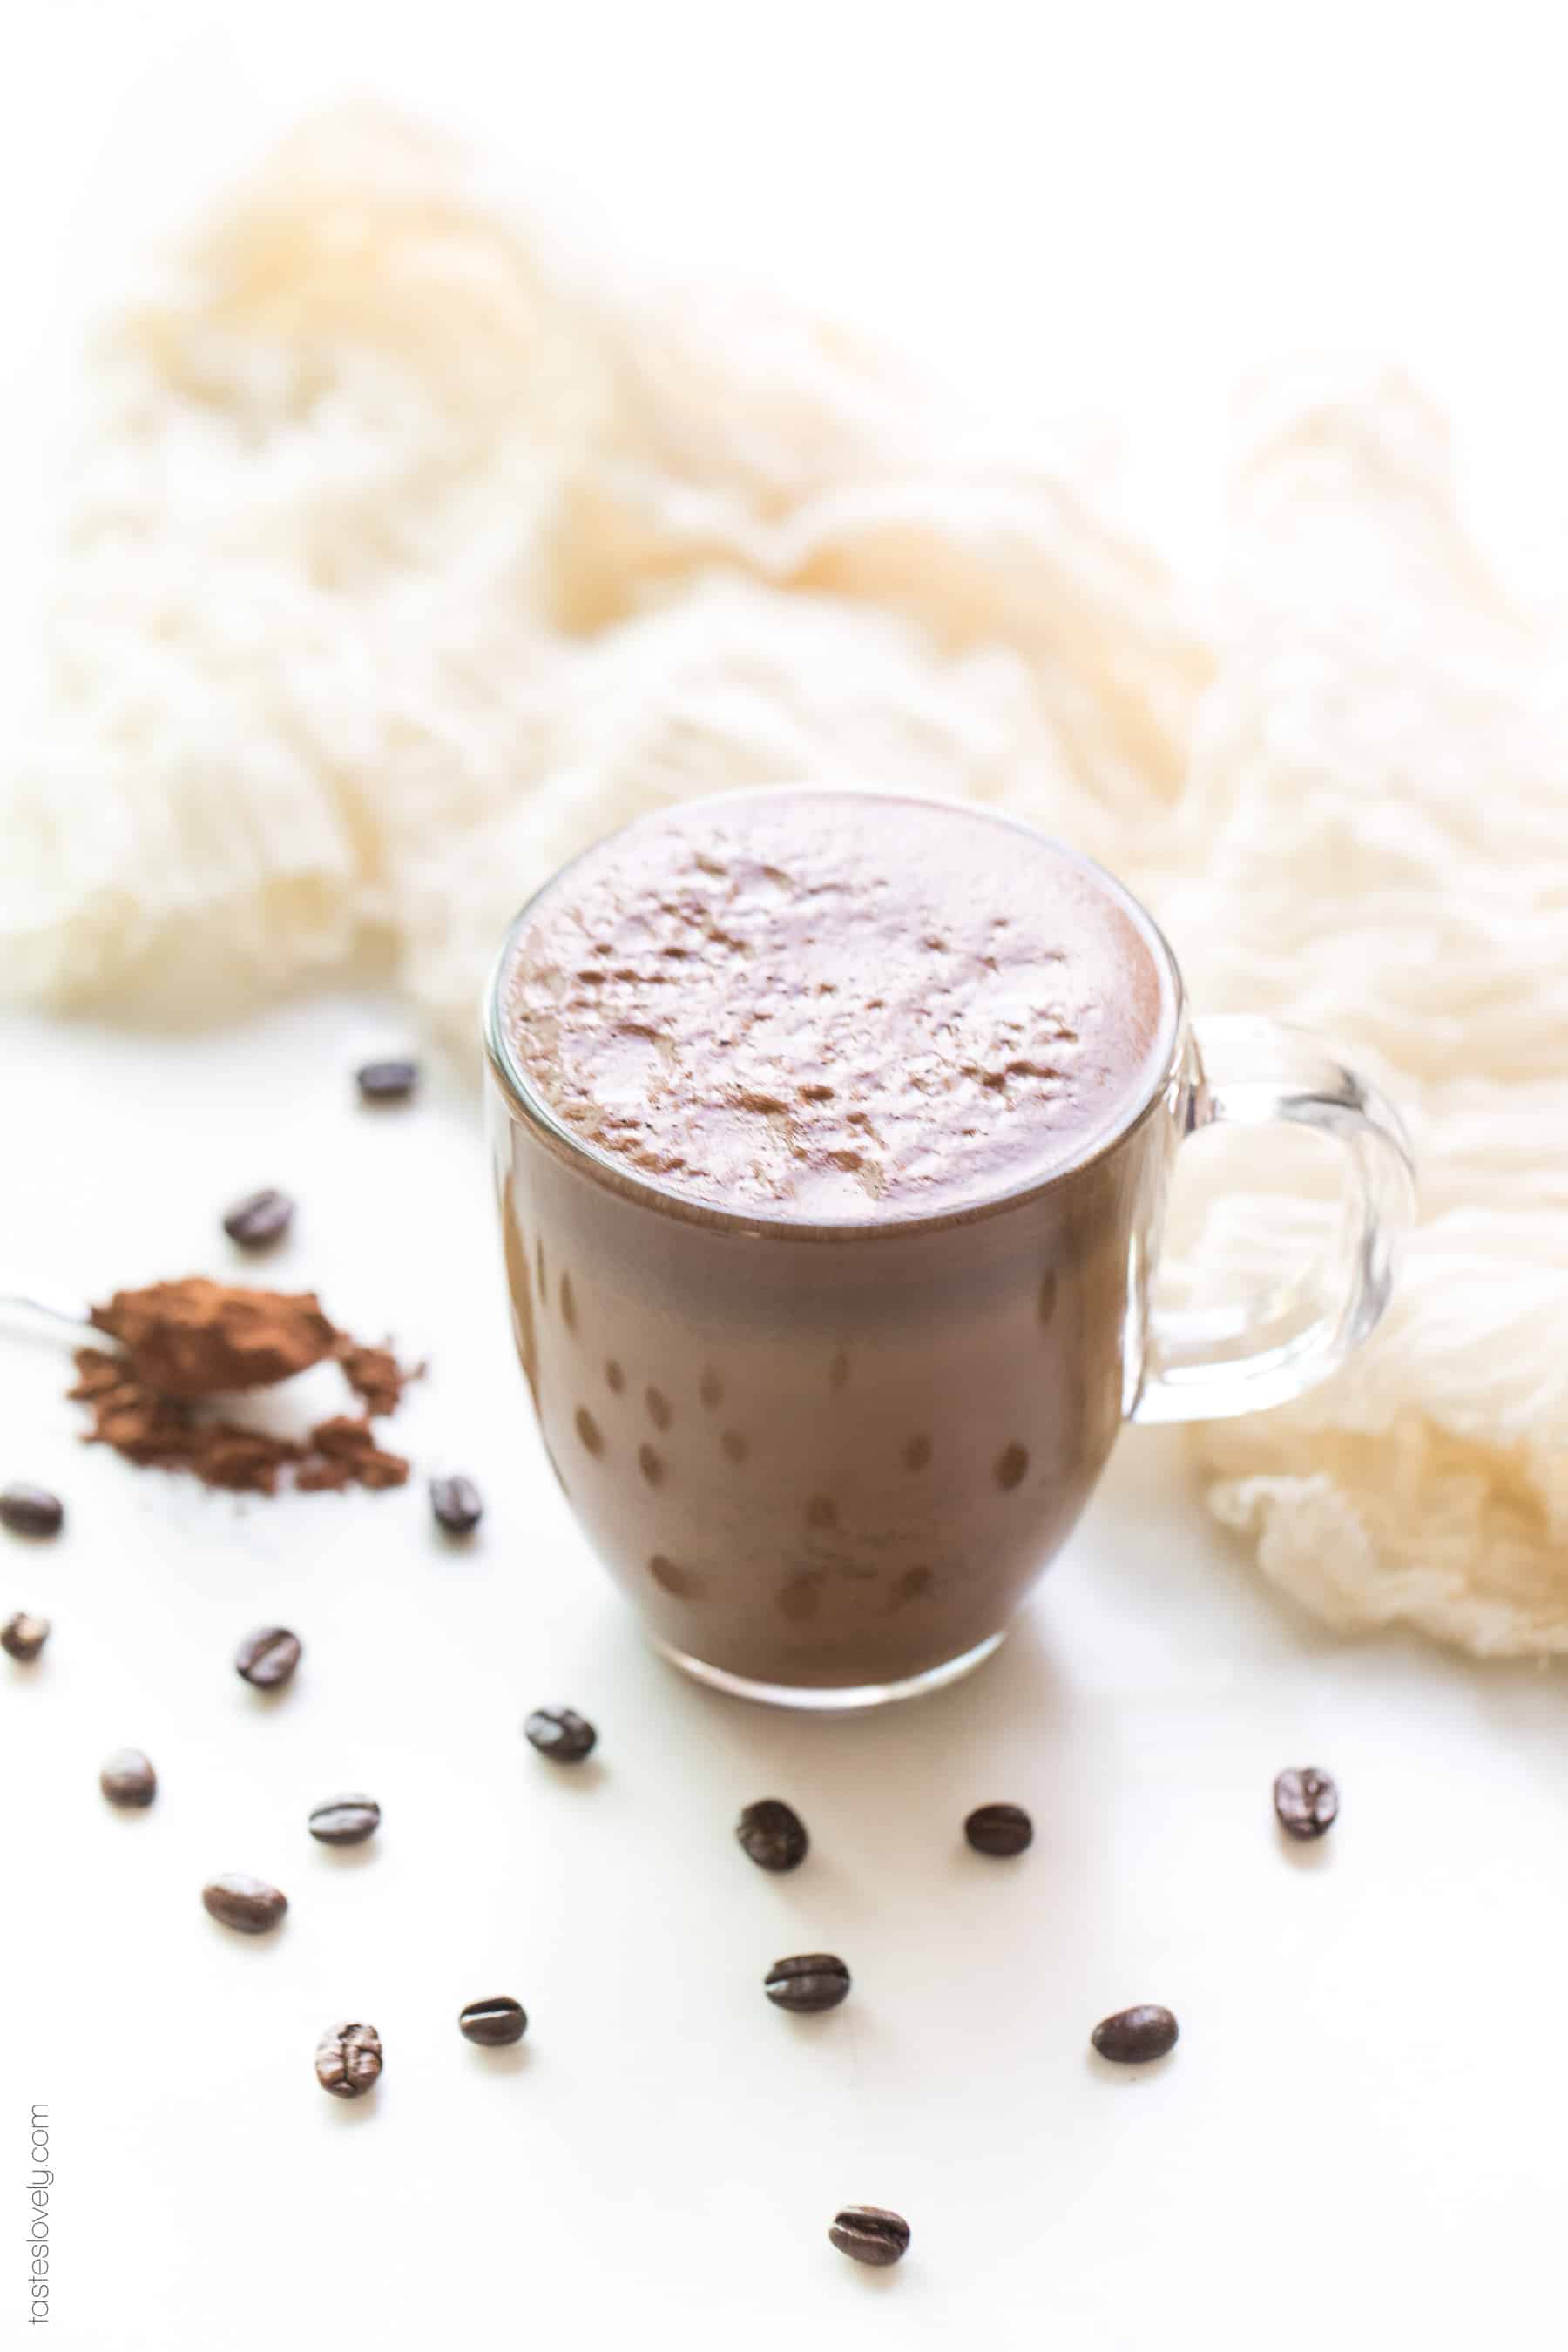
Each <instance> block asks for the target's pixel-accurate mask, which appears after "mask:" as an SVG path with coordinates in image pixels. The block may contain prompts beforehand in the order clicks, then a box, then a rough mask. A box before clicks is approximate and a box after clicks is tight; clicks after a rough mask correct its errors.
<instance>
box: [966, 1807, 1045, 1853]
mask: <svg viewBox="0 0 1568 2352" xmlns="http://www.w3.org/2000/svg"><path fill="white" fill-rule="evenodd" d="M963 1834H964V1836H965V1837H966V1838H967V1839H968V1840H969V1843H970V1844H971V1845H972V1846H973V1848H974V1851H975V1853H992V1854H1001V1855H1006V1854H1014V1853H1023V1851H1024V1849H1025V1847H1026V1846H1027V1845H1032V1844H1033V1843H1034V1837H1035V1824H1034V1822H1032V1821H1031V1820H1030V1819H1029V1816H1028V1814H1027V1813H1026V1811H1024V1808H1023V1806H1022V1805H976V1807H975V1808H974V1811H973V1812H972V1813H971V1814H970V1816H969V1819H968V1820H967V1821H966V1822H964V1824H963Z"/></svg>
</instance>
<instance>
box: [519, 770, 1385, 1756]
mask: <svg viewBox="0 0 1568 2352" xmlns="http://www.w3.org/2000/svg"><path fill="white" fill-rule="evenodd" d="M972 814H973V816H974V819H975V821H976V822H977V823H984V824H993V825H996V824H1004V825H1005V824H1008V823H1010V822H1011V821H1010V820H1006V819H1002V818H998V817H997V816H995V815H994V814H991V813H988V812H982V811H974V812H973V813H972ZM1062 854H1063V855H1070V853H1066V852H1064V853H1062ZM1075 862H1076V863H1077V864H1078V865H1079V866H1080V867H1081V868H1083V869H1084V870H1085V871H1087V872H1089V873H1090V874H1092V875H1094V876H1095V877H1097V879H1098V880H1099V882H1100V884H1101V885H1102V886H1103V887H1105V888H1106V889H1107V890H1109V891H1110V892H1111V893H1112V894H1114V896H1115V898H1116V899H1117V901H1118V902H1119V904H1120V905H1121V908H1123V909H1124V910H1125V911H1126V912H1127V913H1128V914H1129V915H1130V916H1131V918H1132V919H1133V920H1134V921H1135V922H1136V924H1137V925H1138V928H1139V929H1140V930H1141V932H1142V935H1143V937H1144V939H1145V940H1146V941H1147V942H1148V944H1149V945H1150V947H1151V950H1152V952H1153V953H1154V955H1155V956H1156V957H1157V958H1158V959H1160V960H1161V962H1162V967H1163V973H1164V975H1165V978H1166V980H1167V981H1168V983H1169V985H1168V989H1167V992H1166V1003H1167V1007H1168V1015H1167V1031H1166V1034H1163V1038H1162V1047H1163V1051H1162V1055H1161V1060H1160V1064H1159V1067H1160V1071H1161V1075H1160V1076H1159V1078H1158V1080H1157V1082H1156V1083H1155V1084H1154V1086H1153V1087H1152V1088H1151V1090H1150V1091H1149V1093H1148V1095H1147V1097H1146V1098H1145V1099H1144V1100H1142V1102H1141V1103H1140V1104H1139V1105H1138V1106H1137V1107H1136V1108H1135V1109H1134V1111H1133V1112H1132V1113H1131V1116H1129V1117H1128V1118H1126V1120H1125V1121H1124V1123H1123V1124H1122V1125H1121V1128H1120V1129H1119V1130H1118V1131H1117V1132H1115V1133H1114V1134H1112V1135H1111V1136H1110V1139H1108V1140H1106V1141H1103V1142H1101V1143H1100V1144H1098V1145H1097V1146H1096V1148H1095V1149H1094V1150H1093V1151H1092V1152H1091V1153H1090V1154H1089V1156H1088V1157H1087V1158H1085V1159H1084V1160H1081V1161H1080V1162H1079V1163H1078V1164H1076V1165H1073V1166H1070V1167H1068V1168H1066V1169H1064V1170H1062V1171H1059V1172H1058V1173H1055V1174H1052V1175H1050V1176H1048V1177H1047V1178H1046V1179H1045V1180H1044V1181H1038V1182H1036V1183H1033V1184H1030V1185H1027V1186H1026V1187H1025V1188H1024V1189H1023V1190H1021V1191H1016V1192H1005V1193H1003V1194H1000V1195H999V1196H997V1197H995V1198H989V1199H982V1200H980V1201H978V1202H975V1203H973V1205H966V1206H964V1207H963V1208H962V1209H959V1210H956V1211H950V1212H946V1213H940V1214H937V1215H934V1216H928V1217H916V1218H905V1219H903V1220H902V1221H889V1222H887V1223H877V1222H875V1221H874V1220H867V1221H864V1222H858V1223H855V1224H854V1225H852V1226H848V1227H846V1226H845V1225H842V1224H839V1225H833V1226H827V1225H823V1226H816V1225H812V1224H807V1223H798V1222H790V1221H787V1220H784V1219H782V1218H779V1219H770V1218H767V1217H759V1216H758V1215H756V1214H755V1213H752V1212H750V1211H742V1210H740V1209H736V1210H735V1211H733V1212H731V1211H726V1210H725V1209H723V1208H715V1207H711V1206H707V1205H702V1204H699V1203H697V1202H693V1201H691V1200H689V1199H682V1198H681V1197H679V1196H678V1195H676V1194H674V1193H673V1192H669V1191H668V1190H666V1189H663V1188H661V1187H660V1186H659V1185H658V1183H656V1182H655V1181H652V1180H650V1179H647V1178H645V1177H643V1176H641V1175H639V1174H638V1173H637V1171H634V1170H632V1169H631V1168H629V1167H628V1166H626V1164H624V1163H621V1162H617V1161H615V1160H611V1159H609V1158H608V1157H606V1156H605V1155H603V1154H601V1153H599V1152H598V1151H596V1150H594V1149H593V1148H591V1147H590V1146H588V1145H587V1144H585V1143H584V1141H583V1140H582V1139H581V1138H579V1137H578V1136H576V1135H575V1134H574V1133H573V1132H572V1131H571V1130H570V1129H568V1128H566V1127H565V1126H564V1125H563V1123H562V1122H561V1121H560V1120H559V1119H558V1118H556V1117H555V1115H554V1114H553V1112H552V1109H551V1108H550V1106H549V1105H548V1104H547V1103H546V1102H545V1101H543V1100H542V1097H540V1096H539V1095H538V1094H537V1093H536V1092H535V1091H534V1090H533V1089H532V1088H531V1087H530V1085H529V1083H528V1080H527V1078H526V1076H525V1074H524V1072H523V1070H522V1067H521V1063H520V1061H519V1059H518V1057H517V1056H516V1055H514V1053H513V1051H512V1048H511V1045H510V1040H509V1037H508V1034H507V1024H506V1019H505V1004H504V982H505V977H506V974H507V972H508V971H509V969H510V964H511V961H512V958H513V956H514V954H515V953H516V950H517V948H518V945H519V942H520V941H521V940H522V939H524V938H525V936H526V934H527V932H528V929H529V925H530V921H531V917H532V915H533V912H534V910H535V908H537V907H538V906H539V905H540V903H541V901H542V898H544V897H545V896H546V894H547V893H548V892H549V891H550V890H552V889H553V888H554V887H556V883H555V882H552V883H551V884H547V885H546V886H545V891H543V892H541V893H539V894H538V895H537V896H536V898H534V899H533V900H531V901H530V904H529V906H527V907H525V908H523V910H522V912H521V915H520V916H519V917H518V919H517V920H516V922H515V923H514V924H513V926H512V928H511V929H510V932H509V934H508V937H507V940H506V941H505V943H504V944H503V947H502V950H501V953H500V958H499V960H498V963H497V966H496V972H495V976H494V978H493V980H492V982H491V985H490V990H489V999H488V1003H487V1008H486V1017H485V1036H486V1048H487V1055H488V1061H489V1097H490V1116H491V1137H492V1147H493V1160H494V1169H495V1176H496V1183H497V1192H498V1198H499V1202H500V1216H501V1226H502V1234H503V1238H504V1244H505V1255H506V1265H507V1274H508V1281H509V1286H510V1295H511V1310H512V1322H513V1329H514V1333H515V1337H516V1341H517V1348H518V1353H519V1356H520V1358H521V1364H522V1369H523V1371H524V1374H525V1376H526V1378H527V1381H528V1385H529V1389H530V1392H531V1396H532V1399H533V1403H534V1408H535V1411H536V1412H537V1415H538V1420H539V1424H540V1427H541V1430H542V1435H543V1439H544V1444H545V1447H546V1450H547V1452H548V1454H549V1457H550V1460H551V1462H552V1465H553V1467H554V1470H555V1474H556V1476H557V1477H558V1479H559V1480H560V1482H561V1485H562V1486H563V1489H564V1491H565V1493H566V1496H567V1497H568V1499H569V1501H570V1502H571V1504H572V1506H573V1508H574V1511H575V1512H576V1514H577V1516H578V1517H579V1519H580V1520H581V1521H582V1523H583V1526H584V1528H585V1530H586V1532H587V1534H588V1536H589V1538H590V1540H591V1541H592V1543H593V1545H594V1547H595V1549H596V1550H597V1552H598V1553H599V1555H600V1557H601V1559H603V1560H604V1562H605V1565H606V1566H607V1568H608V1569H609V1570H610V1572H611V1574H612V1575H613V1576H614V1577H615V1578H616V1580H617V1582H618V1583H619V1584H620V1585H621V1587H622V1589H623V1590H624V1591H625V1592H626V1595H627V1597H628V1599H629V1600H630V1601H631V1602H632V1604H633V1606H634V1608H635V1609H636V1610H637V1613H638V1615H639V1616H640V1617H641V1619H642V1620H643V1622H644V1624H645V1626H646V1628H647V1631H648V1633H650V1635H651V1637H652V1639H653V1641H654V1642H655V1643H656V1644H657V1645H658V1647H659V1648H660V1649H661V1650H662V1651H663V1652H664V1653H665V1654H666V1655H667V1656H668V1657H669V1658H670V1659H672V1660H673V1661H674V1663H675V1664H678V1665H679V1666H681V1667H683V1668H684V1669H685V1670H686V1671H687V1672H688V1673H689V1674H692V1675H696V1676H698V1677H699V1678H700V1680H702V1681H704V1682H706V1683H709V1684H711V1685H715V1686H716V1687H718V1688H720V1689H721V1690H725V1691H729V1692H733V1693H736V1694H739V1695H742V1696H749V1697H752V1698H759V1699H763V1700H769V1701H772V1702H773V1703H776V1704H784V1705H789V1706H797V1707H810V1708H818V1709H822V1708H845V1707H858V1706H868V1705H873V1704H876V1703H878V1702H880V1701H884V1700H889V1699H893V1698H900V1697H903V1696H909V1695H910V1694H912V1693H915V1692H918V1691H921V1690H928V1689H931V1688H934V1687H935V1686H937V1685H940V1684H942V1683H944V1682H947V1681H950V1680H952V1679H953V1678H954V1677H955V1676H957V1675H961V1674H963V1673H965V1672H966V1671H968V1669H969V1668H971V1667H973V1666H974V1665H976V1664H979V1663H980V1661H981V1660H982V1659H983V1658H985V1657H986V1656H988V1655H989V1654H990V1653H991V1652H992V1651H993V1650H994V1649H995V1648H996V1646H997V1644H998V1643H1000V1642H1001V1641H1002V1639H1003V1638H1004V1636H1005V1633H1006V1630H1007V1626H1008V1623H1009V1622H1010V1620H1011V1619H1012V1617H1013V1615H1014V1613H1015V1612H1016V1609H1017V1607H1018V1605H1019V1603H1020V1602H1021V1601H1022V1600H1023V1598H1024V1596H1025V1594H1026V1592H1027V1591H1028V1590H1029V1588H1030V1587H1031V1586H1032V1585H1033V1584H1034V1582H1035V1581H1036V1580H1037V1577H1038V1576H1039V1575H1040V1573H1041V1572H1042V1570H1044V1569H1045V1567H1046V1566H1047V1564H1048V1562H1049V1560H1050V1559H1052V1557H1053V1556H1054V1555H1055V1553H1056V1552H1057V1551H1058V1549H1060V1547H1061V1545H1062V1544H1063V1542H1064V1541H1065V1540H1066V1538H1067V1537H1068V1534H1069V1533H1070V1531H1071V1528H1072V1527H1073V1525H1074V1523H1075V1521H1076V1520H1077V1518H1078V1517H1079V1512H1080V1511H1081V1509H1082V1507H1083V1506H1084V1504H1085V1502H1086V1501H1087V1500H1088V1497H1089V1494H1090V1492H1091V1491H1092V1489H1093V1487H1094V1485H1095V1483H1096V1481H1097V1479H1098V1478H1099V1476H1100V1471H1101V1469H1102V1468H1103V1467H1104V1465H1105V1461H1106V1459H1107V1457H1108V1455H1109V1454H1110V1449H1111V1446H1112V1444H1113V1443H1114V1441H1115V1438H1116V1435H1117V1433H1118V1431H1119V1430H1120V1429H1121V1425H1122V1423H1123V1422H1125V1421H1129V1420H1131V1421H1140V1422H1171V1421H1185V1420H1212V1419H1215V1418H1220V1417H1223V1416H1227V1415H1231V1414H1236V1413H1242V1412H1253V1411H1256V1410H1257V1409H1258V1408H1259V1407H1262V1406H1267V1405H1273V1404H1279V1403H1281V1402H1284V1401H1285V1400H1286V1399H1287V1398H1289V1397H1293V1396H1297V1395H1300V1392H1301V1391H1303V1390H1305V1389H1308V1388H1310V1387H1311V1386H1313V1385H1314V1384H1315V1383H1316V1382H1318V1381H1321V1380H1323V1379H1325V1378H1326V1377H1327V1376H1328V1375H1329V1374H1330V1373H1331V1372H1332V1371H1333V1370H1335V1369H1336V1367H1337V1366H1339V1365H1340V1364H1342V1362H1343V1361H1344V1360H1345V1358H1346V1357H1347V1356H1348V1355H1349V1354H1350V1353H1351V1351H1352V1349H1354V1348H1355V1347H1357V1346H1358V1345H1359V1344H1360V1343H1361V1341H1362V1340H1363V1339H1365V1338H1366V1336H1367V1334H1368V1333H1369V1332H1370V1331H1371V1330H1372V1328H1373V1326H1374V1324H1375V1323H1376V1322H1377V1320H1378V1318H1379V1317H1380V1315H1381V1314H1382V1312H1383V1309H1384V1305H1385V1303H1386V1301H1387V1298H1388V1295H1389V1288H1390V1283H1391V1279H1392V1271H1393V1259H1394V1250H1395V1246H1396V1244H1397V1242H1398V1239H1399V1237H1400V1235H1401V1234H1403V1232H1404V1231H1405V1228H1406V1226H1407V1225H1408V1223H1409V1222H1410V1219H1411V1215H1412V1213H1413V1204H1414V1179H1413V1169H1412V1161H1411V1155H1410V1150H1409V1146H1408V1143H1407V1141H1406V1139H1405V1133H1404V1130H1403V1129H1402V1127H1401V1125H1400V1122H1399V1119H1398V1118H1397V1116H1396V1115H1395V1113H1394V1110H1393V1109H1392V1108H1391V1107H1390V1106H1389V1105H1388V1103H1387V1102H1385V1101H1384V1099H1383V1098H1382V1097H1380V1096H1379V1095H1378V1094H1377V1093H1376V1092H1375V1091H1374V1090H1373V1088H1372V1087H1369V1086H1368V1085H1367V1084H1366V1083H1365V1082H1364V1081H1363V1079H1362V1078H1360V1077H1358V1076H1357V1075H1356V1074H1355V1073H1354V1072H1353V1071H1352V1070H1350V1069H1347V1068H1346V1067H1344V1066H1343V1065H1342V1064H1341V1063H1340V1062H1338V1061H1336V1060H1335V1059H1334V1058H1333V1057H1332V1055H1331V1054H1329V1053H1328V1052H1327V1051H1326V1050H1325V1049H1324V1048H1323V1046H1321V1045H1319V1044H1317V1043H1316V1042H1315V1041H1314V1040H1313V1039H1312V1038H1311V1037H1310V1036H1308V1035H1306V1034H1303V1033H1301V1032H1299V1031H1296V1030H1292V1029H1288V1028H1284V1027H1281V1026H1279V1025H1278V1024H1274V1023H1270V1022H1266V1021H1256V1020H1248V1019H1238V1018H1230V1017H1226V1018H1222V1019H1209V1020H1194V1019H1193V1018H1192V1017H1191V1016H1190V1014H1189V1012H1188V1009H1187V1006H1186V1002H1185V996H1184V990H1183V987H1182V982H1181V977H1180V973H1179V971H1178V970H1177V967H1176V964H1175V961H1174V958H1173V956H1172V953H1171V950H1170V948H1169V946H1168V944H1167V943H1166V941H1165V940H1164V939H1163V937H1162V935H1161V934H1160V932H1159V930H1158V929H1157V928H1156V926H1155V925H1154V924H1153V922H1152V919H1150V918H1149V917H1148V915H1146V914H1145V913H1144V912H1143V910H1142V908H1140V907H1139V906H1138V905H1137V902H1136V901H1135V900H1134V899H1132V898H1131V896H1130V894H1128V893H1127V892H1126V891H1124V890H1123V889H1122V888H1121V885H1120V884H1119V883H1117V882H1116V881H1115V880H1114V879H1113V878H1112V877H1110V876H1109V875H1105V874H1103V873H1102V872H1101V871H1100V869H1098V868H1095V867H1093V866H1090V864H1089V861H1088V860H1084V859H1076V860H1075ZM567 870H568V871H570V869H567ZM559 880H560V877H556V882H559ZM1275 1121H1283V1122H1286V1123H1287V1124H1294V1125H1300V1126H1304V1127H1308V1128H1312V1129H1318V1130H1319V1131H1321V1133H1323V1134H1325V1135H1327V1136H1330V1137H1331V1138H1332V1139H1334V1140H1335V1141H1336V1142H1337V1143H1339V1144H1341V1145H1342V1147H1343V1151H1344V1171H1345V1191H1344V1209H1343V1214H1342V1221H1341V1225H1340V1230H1339V1234H1338V1238H1337V1240H1336V1242H1335V1244H1333V1247H1332V1249H1331V1252H1330V1253H1329V1255H1328V1257H1327V1260H1326V1262H1324V1263H1322V1264H1321V1265H1315V1266H1309V1267H1305V1268H1303V1269H1301V1270H1300V1274H1299V1276H1298V1278H1297V1279H1296V1280H1295V1281H1293V1282H1292V1283H1290V1284H1289V1285H1288V1286H1279V1285H1276V1286H1272V1287H1271V1289H1270V1291H1269V1294H1268V1298H1267V1300H1265V1301H1261V1302H1258V1301H1247V1300H1242V1301H1238V1302H1237V1304H1236V1306H1235V1307H1231V1308H1228V1309H1214V1308H1210V1309H1205V1310H1201V1311H1198V1310H1189V1311H1184V1312H1177V1313H1173V1312H1168V1311H1161V1310H1157V1309H1155V1308H1154V1307H1152V1304H1151V1298H1150V1287H1151V1277H1152V1270H1153V1267H1154V1265H1155V1261H1156V1259H1157V1255H1158V1250H1159V1238H1160V1231H1161V1223H1162V1217H1163V1208H1164V1202H1165V1196H1166V1192H1167V1188H1168V1185H1169V1181H1170V1175H1171V1170H1172V1165H1173V1160H1174V1158H1175V1155H1176V1152H1177V1150H1178V1148H1179V1146H1180V1144H1181V1143H1182V1142H1183V1140H1184V1139H1185V1138H1186V1137H1187V1136H1189V1135H1192V1134H1194V1132H1196V1131H1197V1130H1198V1129H1203V1128H1208V1127H1212V1126H1215V1125H1216V1124H1218V1123H1221V1122H1225V1123H1228V1124H1234V1125H1243V1126H1248V1127H1255V1126H1261V1125H1266V1124H1269V1123H1272V1122H1275Z"/></svg>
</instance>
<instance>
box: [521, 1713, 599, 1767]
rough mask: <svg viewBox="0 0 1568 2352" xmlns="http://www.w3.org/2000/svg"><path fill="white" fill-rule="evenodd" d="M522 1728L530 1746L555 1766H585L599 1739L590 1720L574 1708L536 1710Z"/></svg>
mask: <svg viewBox="0 0 1568 2352" xmlns="http://www.w3.org/2000/svg"><path fill="white" fill-rule="evenodd" d="M522 1728H523V1731H524V1733H525V1735H526V1737H527V1738H528V1742H529V1745H530V1746H531V1747H532V1748H538V1750H539V1752H540V1754H541V1755H542V1756H548V1757H549V1759H550V1760H551V1762H552V1764H581V1762H582V1761H583V1759H584V1756H588V1755H591V1754H592V1752H593V1748H594V1742H595V1740H596V1739H597V1738H598V1737H599V1735H598V1733H597V1732H596V1731H595V1728H594V1727H593V1725H592V1724H591V1723H590V1722H588V1720H587V1719H586V1717H584V1716H581V1715H579V1714H578V1713H577V1712H576V1710H575V1708H574V1707H570V1706H539V1707H535V1708H534V1711H533V1713H532V1714H531V1716H530V1717H529V1718H528V1721H527V1722H526V1723H525V1724H524V1725H523V1727H522Z"/></svg>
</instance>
